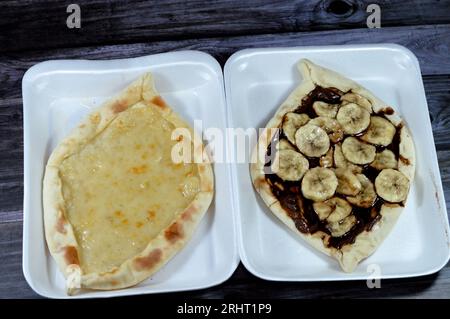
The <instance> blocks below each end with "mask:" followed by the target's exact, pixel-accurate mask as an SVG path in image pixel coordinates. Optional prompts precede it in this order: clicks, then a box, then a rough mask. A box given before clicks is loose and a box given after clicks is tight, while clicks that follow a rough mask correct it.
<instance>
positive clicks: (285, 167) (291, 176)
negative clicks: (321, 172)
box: [272, 150, 309, 181]
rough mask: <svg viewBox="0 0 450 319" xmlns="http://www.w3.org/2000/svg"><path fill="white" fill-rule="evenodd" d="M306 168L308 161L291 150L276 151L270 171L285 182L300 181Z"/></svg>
mask: <svg viewBox="0 0 450 319" xmlns="http://www.w3.org/2000/svg"><path fill="white" fill-rule="evenodd" d="M308 168H309V162H308V160H307V159H306V158H305V157H304V156H303V155H302V154H300V153H299V152H296V151H293V150H280V151H278V152H277V155H276V156H275V160H274V162H273V164H272V171H273V172H274V173H275V174H277V175H278V176H279V177H280V178H281V179H283V180H285V181H298V180H300V179H301V178H302V177H303V175H304V174H305V172H306V171H307V170H308Z"/></svg>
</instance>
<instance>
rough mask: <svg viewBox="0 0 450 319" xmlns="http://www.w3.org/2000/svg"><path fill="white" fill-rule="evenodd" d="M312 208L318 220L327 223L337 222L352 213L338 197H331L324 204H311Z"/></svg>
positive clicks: (350, 207) (348, 205) (347, 204)
mask: <svg viewBox="0 0 450 319" xmlns="http://www.w3.org/2000/svg"><path fill="white" fill-rule="evenodd" d="M313 208H314V211H315V212H316V214H317V216H319V219H320V220H325V219H326V220H327V222H329V223H334V222H338V221H340V220H342V219H344V218H345V217H347V216H348V215H350V213H351V212H352V206H350V204H349V203H347V201H345V200H343V199H342V198H339V197H332V198H330V199H328V200H326V201H324V202H316V203H314V204H313Z"/></svg>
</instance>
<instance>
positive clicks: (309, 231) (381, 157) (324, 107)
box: [251, 60, 415, 272]
mask: <svg viewBox="0 0 450 319" xmlns="http://www.w3.org/2000/svg"><path fill="white" fill-rule="evenodd" d="M298 68H299V71H300V73H301V74H302V77H303V82H302V83H301V85H299V86H298V87H297V88H296V89H295V90H294V91H293V92H292V93H291V94H290V95H289V97H288V98H287V100H286V101H285V102H284V103H283V104H282V105H281V106H280V108H279V109H278V110H277V112H276V113H275V115H274V117H273V118H272V119H271V120H270V121H269V123H268V124H267V126H266V129H265V130H264V131H263V132H262V134H261V135H260V137H259V140H258V145H257V146H256V148H255V151H254V153H253V156H252V164H251V177H252V181H253V184H254V186H255V189H256V190H257V191H258V192H259V194H260V195H261V197H262V198H263V200H264V202H265V203H266V204H267V206H268V207H269V208H270V210H271V211H272V212H273V213H274V214H275V215H276V216H277V217H278V218H279V219H280V220H281V221H283V222H284V223H285V224H286V225H287V226H288V227H289V228H291V229H292V230H294V231H295V232H296V233H297V234H299V235H300V236H301V237H302V238H304V239H305V240H306V241H307V242H308V243H309V244H311V245H312V246H313V247H315V248H316V249H318V250H320V251H322V252H324V253H325V254H327V255H330V256H332V257H334V258H336V259H337V260H338V261H339V264H340V265H341V267H342V269H343V270H344V271H346V272H351V271H353V270H354V269H355V267H356V266H357V265H358V263H359V262H360V261H361V260H363V259H364V258H366V257H368V256H369V255H370V254H372V253H373V252H374V251H375V250H376V249H377V247H378V246H379V245H380V244H381V243H382V241H383V240H384V239H385V238H386V236H387V235H388V234H389V232H390V231H391V229H392V227H393V226H394V225H395V223H396V221H397V219H398V217H399V216H400V214H401V212H402V210H403V208H404V206H405V204H406V200H407V197H408V193H409V189H410V186H411V183H412V182H413V178H414V168H415V154H414V144H413V141H412V138H411V135H410V133H409V131H408V129H407V127H406V124H405V123H404V121H403V120H402V119H401V118H400V117H399V116H398V114H397V113H396V112H395V111H394V109H393V108H392V107H390V106H388V105H387V104H386V103H384V102H383V101H381V100H380V99H378V98H377V97H376V96H374V95H373V94H372V93H371V92H369V91H368V90H366V89H365V88H363V87H361V86H360V85H359V84H357V83H355V82H353V81H352V80H349V79H347V78H345V77H343V76H342V75H340V74H338V73H336V72H334V71H331V70H328V69H325V68H323V67H320V66H318V65H315V64H314V63H312V62H311V61H308V60H302V61H300V63H299V64H298Z"/></svg>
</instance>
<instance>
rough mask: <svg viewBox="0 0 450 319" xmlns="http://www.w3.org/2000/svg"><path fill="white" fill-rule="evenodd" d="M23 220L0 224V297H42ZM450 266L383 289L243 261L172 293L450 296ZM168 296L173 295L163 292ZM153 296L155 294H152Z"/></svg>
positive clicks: (195, 295) (389, 283)
mask: <svg viewBox="0 0 450 319" xmlns="http://www.w3.org/2000/svg"><path fill="white" fill-rule="evenodd" d="M21 235H22V223H21V222H11V223H4V224H0V251H1V255H0V257H1V260H2V262H1V263H0V298H37V297H39V296H38V295H37V294H36V293H34V292H33V290H31V288H30V287H29V286H28V284H27V283H26V281H25V279H24V276H23V273H22V265H21V249H22V245H21ZM449 295H450V267H448V266H447V267H445V268H444V269H442V270H441V271H440V272H439V273H438V274H434V275H430V276H425V277H418V278H410V279H398V280H383V281H381V288H380V289H369V288H367V286H366V282H365V281H352V282H320V283H318V282H315V283H314V282H311V283H293V282H271V281H265V280H262V279H259V278H257V277H255V276H253V275H252V274H250V273H249V272H248V271H247V270H246V269H245V268H244V267H243V266H242V264H240V265H239V267H238V269H237V270H236V272H235V273H234V274H233V276H232V277H231V278H230V279H229V280H227V281H226V282H225V283H223V284H221V285H219V286H216V287H212V288H209V289H202V290H198V291H190V292H182V293H176V294H170V297H172V298H175V299H180V300H184V299H186V298H236V299H241V298H243V299H244V298H261V297H268V296H270V297H271V298H386V297H397V298H406V297H407V298H419V297H420V298H449ZM161 296H165V297H168V296H169V295H167V294H165V295H161ZM149 298H151V297H149Z"/></svg>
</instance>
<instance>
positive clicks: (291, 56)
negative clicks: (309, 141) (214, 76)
mask: <svg viewBox="0 0 450 319" xmlns="http://www.w3.org/2000/svg"><path fill="white" fill-rule="evenodd" d="M302 58H308V59H310V60H312V61H313V62H315V63H317V64H319V65H322V66H324V67H328V68H330V69H332V70H335V71H337V72H339V73H341V74H343V75H344V76H347V77H349V78H351V79H353V80H355V81H357V82H358V83H361V84H362V85H363V86H365V87H366V88H368V89H369V90H371V91H372V92H373V93H374V94H375V95H376V96H378V97H379V98H381V99H382V100H383V101H385V102H386V103H388V104H389V105H391V106H393V107H394V109H396V110H397V111H398V112H399V114H400V115H401V116H402V117H403V118H404V120H405V121H406V123H407V125H408V126H409V128H410V129H411V131H412V135H413V138H414V141H415V147H416V157H417V168H416V177H415V180H414V184H413V185H412V188H411V192H410V195H409V199H408V202H407V205H406V207H405V209H404V211H403V213H402V215H401V217H400V218H399V220H398V223H397V225H396V226H395V227H394V229H393V231H392V233H391V234H390V235H389V236H388V238H387V239H386V240H385V241H384V243H383V244H382V245H381V246H380V247H379V249H378V250H377V251H376V252H375V253H374V254H373V255H372V256H370V257H369V258H367V259H366V260H365V261H363V262H362V263H361V264H360V265H359V266H358V268H357V269H356V270H355V272H353V273H350V274H347V273H344V272H342V271H341V270H340V269H339V266H338V263H337V262H336V261H335V260H333V259H331V258H330V257H327V256H325V255H324V254H321V253H319V252H316V251H315V250H313V249H312V248H310V246H309V245H308V244H306V243H305V242H303V241H302V240H301V239H300V238H299V237H297V235H295V234H294V233H293V232H292V231H290V230H289V229H288V228H287V227H286V226H285V225H284V224H282V223H281V222H280V221H279V220H278V219H277V218H276V217H275V216H274V215H273V214H272V213H271V212H270V210H269V209H268V208H267V207H266V205H265V204H264V203H263V201H262V200H261V199H260V197H259V195H258V194H257V193H256V192H255V191H253V188H252V183H251V180H250V175H249V166H248V165H247V164H237V165H233V166H232V173H233V187H234V189H233V193H234V201H235V203H236V205H235V210H236V211H235V213H236V214H237V215H238V217H237V222H236V224H237V226H238V236H239V250H240V256H241V260H242V262H243V264H244V265H245V267H246V268H247V269H248V270H249V271H250V272H252V273H253V274H254V275H256V276H258V277H261V278H264V279H268V280H280V281H325V280H354V279H367V278H368V277H369V276H372V277H380V278H401V277H412V276H420V275H425V274H430V273H433V272H436V271H438V270H440V269H441V268H442V267H443V266H444V265H445V264H446V263H447V262H448V260H449V256H450V248H449V247H450V240H449V225H448V217H447V211H446V205H445V200H444V195H443V191H442V182H441V178H440V173H439V167H438V162H437V157H436V150H435V146H434V141H433V134H432V130H431V123H430V118H429V114H428V106H427V101H426V98H425V92H424V88H423V83H422V77H421V73H420V68H419V64H418V61H417V59H416V57H415V56H414V55H413V54H412V53H411V52H410V51H409V50H408V49H406V48H404V47H402V46H399V45H393V44H387V45H348V46H324V47H296V48H267V49H249V50H242V51H239V52H237V53H235V54H234V55H233V56H232V57H230V59H229V60H228V61H227V63H226V65H225V71H224V72H225V93H226V98H227V107H228V116H229V117H228V121H229V123H230V126H232V127H242V128H253V127H257V128H262V127H264V126H265V125H266V123H267V122H268V120H269V119H270V118H271V117H272V116H273V114H274V113H275V111H276V109H277V108H278V106H279V105H280V104H281V103H282V102H283V100H284V99H285V98H286V97H287V96H288V94H289V93H290V92H291V91H292V90H293V89H294V88H295V87H296V86H297V85H298V84H299V83H300V81H301V76H300V74H299V73H298V71H297V68H296V63H297V62H298V61H299V60H300V59H302ZM251 141H252V142H251V143H252V145H251V146H252V148H253V146H254V141H255V139H254V138H252V139H251Z"/></svg>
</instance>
